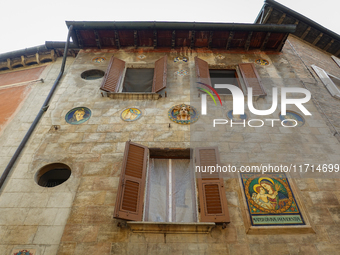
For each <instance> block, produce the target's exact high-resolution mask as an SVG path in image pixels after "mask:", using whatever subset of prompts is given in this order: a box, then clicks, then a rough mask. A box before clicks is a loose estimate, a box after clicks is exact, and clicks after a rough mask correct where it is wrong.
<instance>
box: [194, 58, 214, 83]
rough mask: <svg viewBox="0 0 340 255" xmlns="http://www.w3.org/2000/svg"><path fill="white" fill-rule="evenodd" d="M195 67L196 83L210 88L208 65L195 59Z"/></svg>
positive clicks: (201, 60)
mask: <svg viewBox="0 0 340 255" xmlns="http://www.w3.org/2000/svg"><path fill="white" fill-rule="evenodd" d="M195 67H196V77H197V81H198V82H202V83H205V84H207V85H210V86H211V81H210V73H209V65H208V63H207V62H206V61H204V60H203V59H200V58H198V57H195Z"/></svg>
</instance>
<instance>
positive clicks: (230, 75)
mask: <svg viewBox="0 0 340 255" xmlns="http://www.w3.org/2000/svg"><path fill="white" fill-rule="evenodd" d="M195 66H196V76H197V80H198V81H199V82H202V83H205V84H207V85H209V86H212V87H215V85H216V84H223V83H222V82H226V83H224V84H233V85H235V86H238V87H239V88H241V85H240V83H239V79H238V78H240V77H241V75H242V78H243V81H244V83H245V85H246V87H247V88H249V87H250V88H252V89H253V96H266V95H267V94H266V92H265V90H264V88H263V85H262V82H261V79H260V77H259V75H258V73H257V71H256V68H255V65H254V64H253V63H241V64H238V70H239V71H240V74H241V75H239V74H238V70H237V69H234V70H227V69H218V70H214V69H209V64H208V63H207V62H206V61H204V60H203V59H200V58H198V57H195ZM216 91H217V92H218V93H220V92H221V94H230V93H231V92H230V91H229V90H228V89H218V90H216Z"/></svg>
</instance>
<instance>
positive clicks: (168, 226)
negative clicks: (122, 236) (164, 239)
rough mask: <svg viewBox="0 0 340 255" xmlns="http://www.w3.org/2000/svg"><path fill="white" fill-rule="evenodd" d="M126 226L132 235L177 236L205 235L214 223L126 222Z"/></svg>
mask: <svg viewBox="0 0 340 255" xmlns="http://www.w3.org/2000/svg"><path fill="white" fill-rule="evenodd" d="M127 225H128V226H129V227H130V229H131V230H132V232H134V233H177V234H190V233H196V234H206V233H209V232H210V231H211V230H212V228H213V227H215V223H214V222H188V223H183V222H146V221H128V222H127Z"/></svg>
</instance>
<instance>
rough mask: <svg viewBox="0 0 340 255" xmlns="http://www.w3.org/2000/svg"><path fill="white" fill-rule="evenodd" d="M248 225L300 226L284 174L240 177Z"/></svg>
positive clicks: (300, 221)
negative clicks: (249, 223)
mask: <svg viewBox="0 0 340 255" xmlns="http://www.w3.org/2000/svg"><path fill="white" fill-rule="evenodd" d="M241 178H242V184H243V188H244V194H245V196H246V201H247V205H248V210H249V214H250V216H251V222H252V225H254V226H262V225H266V226H268V225H304V224H305V223H304V220H303V218H302V215H301V212H300V209H299V207H298V205H297V203H296V200H295V197H294V195H293V192H292V190H291V188H290V185H289V182H288V179H287V177H286V176H285V174H283V173H279V174H267V175H261V174H260V175H254V174H241Z"/></svg>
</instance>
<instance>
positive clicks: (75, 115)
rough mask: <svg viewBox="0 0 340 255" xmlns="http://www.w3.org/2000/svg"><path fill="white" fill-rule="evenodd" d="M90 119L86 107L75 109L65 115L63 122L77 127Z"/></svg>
mask: <svg viewBox="0 0 340 255" xmlns="http://www.w3.org/2000/svg"><path fill="white" fill-rule="evenodd" d="M90 117H91V110H90V109H89V108H86V107H77V108H73V109H72V110H70V111H69V112H68V113H66V116H65V120H66V122H67V123H69V124H72V125H79V124H82V123H84V122H85V121H87V120H88V119H89V118H90Z"/></svg>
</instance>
